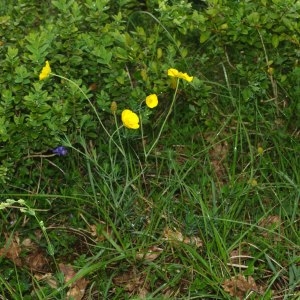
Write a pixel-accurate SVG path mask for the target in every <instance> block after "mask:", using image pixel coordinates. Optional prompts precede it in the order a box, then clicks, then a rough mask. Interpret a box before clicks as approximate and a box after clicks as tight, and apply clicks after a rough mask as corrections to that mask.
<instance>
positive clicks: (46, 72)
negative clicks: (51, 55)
mask: <svg viewBox="0 0 300 300" xmlns="http://www.w3.org/2000/svg"><path fill="white" fill-rule="evenodd" d="M50 73H51V68H50V64H49V61H48V60H47V61H46V64H45V67H43V69H42V71H41V73H40V76H39V79H40V80H44V79H46V78H47V77H49V75H50Z"/></svg>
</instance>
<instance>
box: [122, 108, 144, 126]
mask: <svg viewBox="0 0 300 300" xmlns="http://www.w3.org/2000/svg"><path fill="white" fill-rule="evenodd" d="M121 119H122V122H123V124H124V126H125V127H127V128H130V129H138V128H139V127H140V125H139V121H140V120H139V117H138V115H137V114H136V113H134V112H133V111H131V110H130V109H125V110H123V111H122V115H121Z"/></svg>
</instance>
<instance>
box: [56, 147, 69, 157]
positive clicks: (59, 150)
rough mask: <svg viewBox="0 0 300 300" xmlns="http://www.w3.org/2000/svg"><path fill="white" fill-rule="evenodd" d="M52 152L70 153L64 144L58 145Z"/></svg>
mask: <svg viewBox="0 0 300 300" xmlns="http://www.w3.org/2000/svg"><path fill="white" fill-rule="evenodd" d="M52 152H53V153H54V154H56V155H58V156H65V155H67V154H68V150H67V148H65V147H64V146H59V147H56V148H55V149H53V150H52Z"/></svg>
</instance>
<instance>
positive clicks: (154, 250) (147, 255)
mask: <svg viewBox="0 0 300 300" xmlns="http://www.w3.org/2000/svg"><path fill="white" fill-rule="evenodd" d="M162 251H163V249H162V248H159V247H157V246H152V247H150V248H148V249H146V250H141V251H139V252H138V253H137V254H136V256H135V257H136V258H137V259H140V260H141V259H143V260H146V261H154V260H155V259H157V257H158V256H159V255H160V254H161V252H162Z"/></svg>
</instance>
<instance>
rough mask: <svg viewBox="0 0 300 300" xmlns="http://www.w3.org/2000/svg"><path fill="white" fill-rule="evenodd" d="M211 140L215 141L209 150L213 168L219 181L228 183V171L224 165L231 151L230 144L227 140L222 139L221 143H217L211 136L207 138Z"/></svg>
mask: <svg viewBox="0 0 300 300" xmlns="http://www.w3.org/2000/svg"><path fill="white" fill-rule="evenodd" d="M207 139H208V141H209V142H211V143H214V144H212V147H211V149H210V151H209V157H210V161H211V165H212V169H213V170H214V173H215V175H216V177H217V179H218V181H219V183H220V184H222V185H223V184H225V183H226V178H227V171H226V167H225V165H224V160H225V159H226V157H227V155H228V151H229V146H228V143H227V141H222V142H219V143H217V144H216V143H215V142H214V141H210V139H211V138H210V137H209V138H207Z"/></svg>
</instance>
